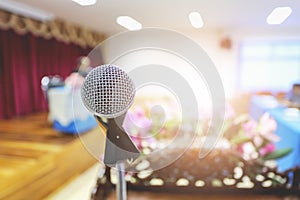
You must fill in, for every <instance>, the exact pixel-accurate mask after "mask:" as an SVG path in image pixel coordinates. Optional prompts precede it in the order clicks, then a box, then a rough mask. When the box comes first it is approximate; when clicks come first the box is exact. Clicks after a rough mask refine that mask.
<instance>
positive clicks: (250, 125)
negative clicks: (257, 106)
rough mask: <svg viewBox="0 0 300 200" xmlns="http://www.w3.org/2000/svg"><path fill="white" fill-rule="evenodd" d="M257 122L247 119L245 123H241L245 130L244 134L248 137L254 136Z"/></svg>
mask: <svg viewBox="0 0 300 200" xmlns="http://www.w3.org/2000/svg"><path fill="white" fill-rule="evenodd" d="M256 127H257V122H256V121H254V120H249V121H247V122H246V123H243V124H242V128H243V130H244V131H245V134H246V135H247V136H249V137H254V136H255V135H257V130H256Z"/></svg>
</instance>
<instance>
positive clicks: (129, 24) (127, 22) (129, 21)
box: [117, 16, 142, 31]
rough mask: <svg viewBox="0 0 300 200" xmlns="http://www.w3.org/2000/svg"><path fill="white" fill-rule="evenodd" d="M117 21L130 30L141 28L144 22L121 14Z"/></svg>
mask: <svg viewBox="0 0 300 200" xmlns="http://www.w3.org/2000/svg"><path fill="white" fill-rule="evenodd" d="M117 23H118V24H119V25H121V26H123V27H124V28H126V29H128V30H130V31H136V30H140V29H141V28H142V24H141V23H140V22H138V21H136V20H135V19H133V18H131V17H129V16H119V17H118V18H117Z"/></svg>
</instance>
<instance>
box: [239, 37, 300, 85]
mask: <svg viewBox="0 0 300 200" xmlns="http://www.w3.org/2000/svg"><path fill="white" fill-rule="evenodd" d="M240 50H241V51H240V78H239V82H240V89H242V90H245V91H262V90H264V91H265V90H268V91H288V90H290V89H291V87H292V84H293V83H295V82H300V41H246V42H243V43H242V45H241V49H240Z"/></svg>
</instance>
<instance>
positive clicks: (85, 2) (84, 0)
mask: <svg viewBox="0 0 300 200" xmlns="http://www.w3.org/2000/svg"><path fill="white" fill-rule="evenodd" d="M72 1H73V2H75V3H77V4H79V5H81V6H91V5H94V4H96V3H97V0H72Z"/></svg>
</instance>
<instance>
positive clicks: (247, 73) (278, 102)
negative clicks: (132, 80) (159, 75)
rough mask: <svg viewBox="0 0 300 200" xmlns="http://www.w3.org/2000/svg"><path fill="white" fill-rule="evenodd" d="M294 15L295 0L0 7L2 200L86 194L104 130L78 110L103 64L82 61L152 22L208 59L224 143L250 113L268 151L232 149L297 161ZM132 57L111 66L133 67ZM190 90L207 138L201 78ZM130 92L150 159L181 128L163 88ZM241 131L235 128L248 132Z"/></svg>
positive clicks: (30, 0) (299, 25) (299, 99)
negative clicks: (85, 86) (216, 81)
mask: <svg viewBox="0 0 300 200" xmlns="http://www.w3.org/2000/svg"><path fill="white" fill-rule="evenodd" d="M299 19H300V2H299V1H291V0H276V1H274V0H265V1H245V0H228V1H218V0H211V1H204V0H203V1H201V0H200V1H199V0H187V1H171V0H163V1H160V2H153V1H144V0H130V1H118V0H66V1H59V0H52V1H38V0H14V1H12V0H1V1H0V93H1V95H0V199H23V198H25V197H30V198H31V199H44V198H46V199H65V200H66V199H89V196H90V194H91V191H92V189H93V187H94V186H95V184H96V180H97V174H98V171H99V168H101V167H103V166H102V164H101V162H100V163H99V161H98V159H99V158H100V157H101V154H102V153H103V148H104V139H103V138H104V135H103V134H102V133H103V130H102V129H100V128H99V127H98V126H97V123H96V122H95V120H94V118H93V116H92V114H91V113H90V112H89V111H87V110H86V109H85V108H84V106H83V105H82V102H81V100H80V87H81V85H82V83H83V81H84V78H85V77H86V75H87V73H88V72H89V71H90V70H91V69H92V68H94V67H96V66H98V65H101V64H104V63H106V62H107V60H106V52H102V51H99V52H96V54H94V55H97V58H96V59H90V58H88V55H89V53H90V52H91V51H92V50H93V49H94V48H95V47H96V46H97V45H98V44H101V42H102V41H104V40H105V39H107V38H110V37H112V36H114V35H115V34H119V33H122V32H124V31H138V30H140V29H142V28H149V27H155V28H162V29H168V30H172V31H175V32H177V33H179V34H183V35H184V36H186V37H188V38H190V39H191V40H193V41H194V42H196V43H197V44H199V46H201V47H202V48H203V50H204V51H205V52H206V53H207V56H208V57H209V58H210V59H211V60H212V62H213V63H214V65H215V66H216V69H217V71H218V73H219V75H220V77H221V79H222V82H223V86H224V91H225V98H226V102H225V104H226V109H225V110H226V111H225V113H226V114H225V123H224V124H225V125H224V127H223V128H224V129H223V132H224V135H225V138H226V139H227V140H228V141H227V142H229V146H230V145H231V146H234V145H236V144H234V145H233V144H232V142H233V141H236V140H234V139H233V136H232V133H231V134H228V131H231V132H232V131H233V130H232V129H230V128H232V127H233V126H234V125H236V121H235V120H236V119H241V118H239V117H240V116H245V115H246V116H247V120H245V118H243V120H245V121H243V120H241V121H242V123H245V124H247V125H249V123H250V124H251V123H252V122H253V123H254V125H253V123H252V125H253V126H255V127H256V128H257V127H266V129H268V131H269V132H268V133H270V132H272V134H271V135H269V136H270V137H269V139H267V143H269V142H270V143H271V144H272V145H273V146H272V145H271V146H272V147H270V145H269V146H268V148H267V146H263V145H262V144H260V145H259V148H262V149H263V150H262V149H257V148H256V150H257V152H252V153H254V154H251V152H250V151H252V150H253V147H249V145H248V144H247V145H245V146H240V147H241V148H245V149H244V150H243V151H242V153H241V154H242V157H243V158H245V159H246V160H247V159H248V160H249V159H257V158H261V157H264V156H265V155H267V154H269V153H272V152H275V149H281V148H284V149H285V150H287V149H289V148H290V150H291V151H288V150H287V151H286V152H288V153H287V154H286V155H284V158H281V159H279V160H276V159H277V157H275V158H276V159H275V160H276V161H277V162H276V166H277V167H278V169H279V171H284V170H287V169H290V168H291V167H295V166H298V165H299V164H300V155H298V154H299V152H300V151H299V150H300V136H299V134H300V126H299V125H300V116H299V108H300V21H299ZM139 53H141V52H137V53H136V54H131V55H129V56H127V57H126V58H124V59H120V60H119V61H118V64H119V65H125V66H128V65H130V64H133V65H138V64H139V62H140V61H142V60H143V54H139ZM145 54H147V56H149V54H151V55H152V54H153V55H154V57H155V52H154V53H153V52H146V53H145ZM155 58H159V56H158V57H157V56H156V57H155ZM164 59H168V61H169V62H170V63H171V65H173V66H174V68H175V69H176V70H177V71H178V72H180V73H184V71H185V70H186V69H188V66H186V65H185V64H183V63H181V62H180V60H176V59H178V58H174V57H167V58H166V57H164ZM156 62H158V63H159V62H160V60H157V61H156ZM161 62H163V61H161ZM145 76H147V75H146V74H145ZM190 83H191V84H192V85H193V87H194V88H193V89H194V90H195V91H196V92H197V96H198V98H200V99H201V106H198V107H197V105H191V109H193V107H194V106H195V107H197V108H195V109H199V112H200V113H201V120H202V121H201V122H200V124H198V125H199V128H198V129H197V130H196V132H197V134H198V135H201V134H204V135H205V133H206V132H205V131H207V124H208V122H209V119H210V118H211V106H212V105H211V103H210V94H209V91H208V90H207V87H206V85H205V83H204V82H203V81H202V80H198V79H196V78H194V77H193V76H191V78H190ZM136 97H137V98H136V101H135V102H134V104H133V106H132V107H131V109H130V110H129V111H128V114H129V116H130V117H132V119H135V120H134V121H135V123H136V124H135V125H132V124H125V126H126V131H127V132H130V134H131V136H132V137H133V138H135V139H134V141H135V143H136V144H137V145H138V146H139V148H140V149H142V150H143V152H144V153H145V154H147V153H149V152H151V151H152V150H153V149H156V148H163V147H164V145H163V143H164V142H165V141H166V139H172V138H173V137H174V134H175V132H176V130H177V128H178V127H177V126H178V124H180V122H181V121H182V119H181V118H180V114H181V111H180V105H179V103H180V102H179V103H178V99H176V95H175V96H174V94H172V92H170V91H167V90H166V89H165V88H163V87H160V86H159V85H156V86H153V87H143V88H139V90H138V91H137V95H136ZM156 105H159V107H155V106H156ZM161 109H163V110H161ZM265 113H268V117H266V115H265ZM262 117H264V118H263V119H262ZM269 117H270V120H271V121H268V120H266V118H268V119H269ZM162 118H163V119H162ZM162 120H163V121H162ZM193 120H195V119H191V121H190V124H193V123H195V121H193ZM260 120H263V121H260ZM264 120H265V121H264ZM241 121H239V122H241ZM273 122H274V123H275V124H276V125H274V123H273ZM245 124H244V125H242V126H241V127H240V128H241V129H243V128H244V129H243V131H244V132H245V133H248V132H247V131H249V129H247V128H249V126H247V127H246V126H245ZM273 125H274V126H273ZM253 126H251V127H253ZM191 127H192V125H191ZM191 127H189V126H185V127H184V129H183V131H187V132H189V131H191ZM245 127H246V128H245ZM140 129H142V130H143V131H140V132H139V130H140ZM254 129H255V128H254ZM254 129H253V132H260V131H261V132H263V130H261V129H259V130H258V131H257V129H255V131H254ZM251 130H252V129H251ZM158 131H160V134H157V132H158ZM145 132H146V133H145ZM240 132H241V131H237V130H235V132H234V133H236V135H238V133H240ZM226 134H227V135H226ZM274 135H275V136H276V138H275V139H274V137H272V136H274ZM78 136H80V137H78ZM239 136H240V135H239ZM248 136H249V135H248ZM139 137H140V138H142V139H136V138H139ZM249 137H250V136H249ZM251 137H252V136H251ZM277 137H278V138H277ZM263 138H268V137H265V136H264V137H263ZM279 138H280V139H279ZM256 139H257V138H256ZM82 141H83V142H82ZM95 141H99V142H97V143H95ZM256 141H257V140H256ZM267 143H263V144H265V145H266V144H267ZM252 144H254V146H255V143H252ZM238 145H244V144H242V143H241V144H238ZM221 146H222V145H221ZM225 146H226V145H225ZM227 146H228V145H227ZM240 147H239V148H237V149H240ZM249 152H250V153H249ZM262 152H264V153H262ZM246 154H247V155H246ZM278 158H279V157H278ZM76 192H77V193H76ZM25 199H27V198H25Z"/></svg>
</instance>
